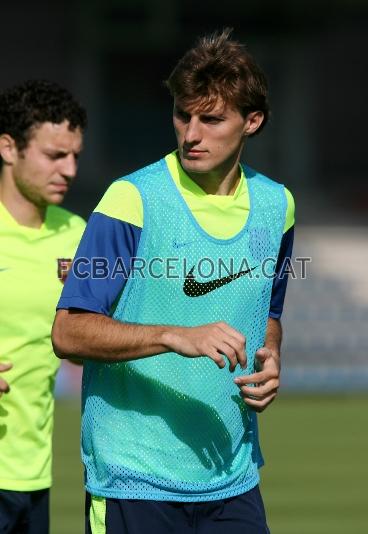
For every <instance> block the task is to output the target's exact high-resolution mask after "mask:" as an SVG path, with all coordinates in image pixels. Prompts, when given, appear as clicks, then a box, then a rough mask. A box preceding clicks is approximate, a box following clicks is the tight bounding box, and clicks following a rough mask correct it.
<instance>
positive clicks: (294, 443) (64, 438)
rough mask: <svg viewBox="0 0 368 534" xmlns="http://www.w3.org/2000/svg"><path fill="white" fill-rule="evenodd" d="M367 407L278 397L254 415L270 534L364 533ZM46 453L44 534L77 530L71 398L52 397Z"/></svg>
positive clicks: (367, 526)
mask: <svg viewBox="0 0 368 534" xmlns="http://www.w3.org/2000/svg"><path fill="white" fill-rule="evenodd" d="M367 412H368V396H363V395H362V396H339V397H335V396H333V397H332V396H324V397H322V396H310V397H304V396H303V397H300V396H284V397H282V396H280V397H279V399H278V400H277V401H276V402H275V404H274V405H273V406H272V407H270V408H269V409H268V410H267V411H266V412H265V413H264V414H262V415H261V416H260V434H261V443H262V449H263V453H264V456H265V460H266V465H265V467H264V468H263V469H262V472H261V473H262V493H263V497H264V500H265V504H266V509H267V514H268V522H269V525H270V528H271V532H272V534H366V533H367V532H368V490H367V481H368V461H367V455H368V416H367ZM54 453H55V456H54V489H53V494H52V505H51V521H52V529H51V534H80V533H81V534H82V533H83V532H84V526H83V523H84V520H83V514H84V493H83V488H82V468H81V465H80V461H79V406H78V402H77V401H61V400H59V401H58V402H57V406H56V422H55V438H54ZM153 534H155V533H153ZM158 534H159V533H158Z"/></svg>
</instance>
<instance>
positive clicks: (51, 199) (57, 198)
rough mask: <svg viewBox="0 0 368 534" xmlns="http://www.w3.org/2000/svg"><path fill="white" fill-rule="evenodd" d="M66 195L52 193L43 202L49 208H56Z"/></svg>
mask: <svg viewBox="0 0 368 534" xmlns="http://www.w3.org/2000/svg"><path fill="white" fill-rule="evenodd" d="M65 195H66V193H54V194H52V195H49V196H48V197H47V198H46V199H45V201H46V204H48V205H51V206H58V205H59V204H61V203H62V202H63V201H64V198H65Z"/></svg>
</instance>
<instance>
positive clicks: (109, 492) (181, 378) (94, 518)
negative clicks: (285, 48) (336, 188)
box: [53, 30, 294, 534]
mask: <svg viewBox="0 0 368 534" xmlns="http://www.w3.org/2000/svg"><path fill="white" fill-rule="evenodd" d="M167 85H168V87H169V89H170V92H171V94H172V96H173V98H174V109H173V122H174V129H175V132H176V137H177V143H178V148H177V150H175V151H174V152H172V153H170V154H168V155H167V156H166V157H164V158H163V159H161V160H159V161H157V162H155V163H153V164H151V165H149V166H147V167H145V168H143V169H140V170H138V171H137V172H135V173H133V174H131V175H129V176H125V177H123V178H121V179H119V180H117V181H115V182H114V183H113V184H112V185H111V186H110V188H109V189H108V190H107V192H106V193H105V195H104V197H103V198H102V200H101V201H100V203H99V204H98V206H97V208H96V209H95V211H94V213H93V214H92V217H91V219H90V222H89V223H88V225H87V229H86V233H85V234H84V237H83V239H82V241H81V244H80V247H79V249H78V252H77V254H76V260H75V262H74V264H73V271H72V272H71V273H70V276H69V278H68V280H67V283H66V285H65V287H64V290H63V293H62V296H61V299H60V301H59V304H58V308H59V310H58V312H57V316H56V320H55V323H54V330H53V342H54V346H55V349H56V353H57V354H58V355H59V356H60V357H61V358H63V357H66V356H67V355H70V354H72V355H73V356H74V357H76V358H83V359H85V361H84V373H83V419H82V447H83V461H84V465H85V472H86V489H87V518H86V520H87V532H89V533H93V534H96V533H97V532H106V533H107V534H118V533H119V534H123V533H129V534H138V533H139V534H141V533H144V532H148V531H150V532H159V533H160V534H169V533H177V534H179V533H191V532H192V533H194V532H200V533H201V534H207V533H208V534H220V533H221V534H225V533H226V534H236V533H239V534H240V533H242V534H263V533H267V532H269V530H268V527H267V523H266V517H265V512H264V507H263V502H262V498H261V495H260V492H259V489H258V482H259V475H258V468H259V467H260V466H261V465H262V463H263V460H262V456H261V452H260V448H259V445H258V437H257V420H256V412H257V411H262V410H263V409H264V408H265V407H266V406H267V405H268V404H269V403H270V402H271V401H272V400H273V399H274V397H275V396H276V393H277V388H278V386H279V372H280V343H281V325H280V316H281V312H282V307H283V300H284V296H285V289H286V280H285V278H284V277H283V276H282V274H283V271H284V267H283V263H285V262H284V258H286V257H287V256H289V255H290V254H291V246H292V236H293V223H294V207H293V200H292V197H291V195H290V193H289V192H288V191H287V190H286V189H285V188H284V186H283V185H280V184H278V183H276V182H274V181H272V180H270V179H269V178H266V177H265V176H263V175H261V174H260V173H259V172H257V171H255V170H253V169H252V168H250V167H249V166H247V165H245V164H244V165H243V164H240V163H239V162H240V156H241V152H242V149H243V146H244V143H245V142H246V140H247V138H248V137H250V136H252V135H254V134H256V133H258V132H259V131H260V130H261V129H262V128H263V127H264V125H265V124H266V122H267V118H268V113H269V108H268V102H267V86H266V80H265V77H264V74H263V73H262V71H261V70H260V68H259V67H258V65H257V64H256V62H255V60H254V59H253V58H252V56H251V55H250V54H249V53H248V51H247V50H246V48H245V47H244V46H243V45H242V44H240V43H238V42H237V41H234V40H231V39H230V32H229V31H228V30H226V31H224V32H223V33H221V34H214V35H212V36H206V37H203V38H202V39H200V40H199V42H198V44H197V45H196V46H195V47H194V48H192V49H191V50H189V51H188V52H187V53H186V54H185V55H184V57H183V58H182V59H181V60H180V61H179V62H178V64H177V65H176V67H175V68H174V70H173V72H172V73H171V75H170V77H169V78H168V81H167ZM153 126H154V125H150V127H153ZM275 272H276V273H277V274H278V276H277V277H276V278H275V277H274V273H275ZM226 362H227V363H228V365H226Z"/></svg>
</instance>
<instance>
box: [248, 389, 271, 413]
mask: <svg viewBox="0 0 368 534" xmlns="http://www.w3.org/2000/svg"><path fill="white" fill-rule="evenodd" d="M276 395H277V391H275V392H273V393H270V394H269V395H267V396H266V397H264V398H263V399H260V400H256V399H253V398H249V397H243V398H244V402H245V404H247V405H248V406H250V407H251V408H252V409H253V410H254V411H255V412H257V413H261V412H263V411H264V410H265V409H266V408H267V406H269V405H270V404H271V402H273V401H274V400H275V398H276Z"/></svg>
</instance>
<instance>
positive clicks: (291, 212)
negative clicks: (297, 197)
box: [242, 164, 295, 232]
mask: <svg viewBox="0 0 368 534" xmlns="http://www.w3.org/2000/svg"><path fill="white" fill-rule="evenodd" d="M242 168H243V170H244V174H245V176H246V179H247V181H248V180H252V179H253V180H259V181H260V182H261V183H262V184H265V185H266V186H269V187H271V188H273V187H276V188H283V191H284V194H285V198H286V215H285V227H284V232H287V230H289V229H290V228H291V227H292V226H294V224H295V201H294V197H293V195H292V193H291V192H290V190H289V189H288V188H287V187H286V186H285V185H284V184H283V183H281V182H280V181H278V180H275V179H273V178H270V177H269V176H266V175H265V174H263V173H261V172H259V171H257V170H255V169H253V168H252V167H250V166H249V165H246V164H242Z"/></svg>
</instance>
